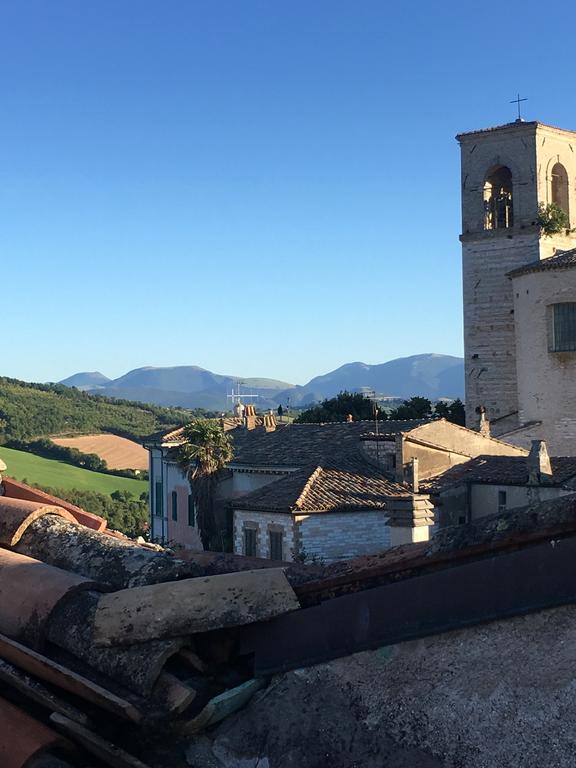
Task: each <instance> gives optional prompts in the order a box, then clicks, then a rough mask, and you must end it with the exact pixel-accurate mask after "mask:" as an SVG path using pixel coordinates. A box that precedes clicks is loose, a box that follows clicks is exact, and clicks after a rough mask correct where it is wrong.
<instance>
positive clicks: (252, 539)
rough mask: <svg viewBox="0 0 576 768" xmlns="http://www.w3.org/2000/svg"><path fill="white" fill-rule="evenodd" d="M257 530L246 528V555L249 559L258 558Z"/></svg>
mask: <svg viewBox="0 0 576 768" xmlns="http://www.w3.org/2000/svg"><path fill="white" fill-rule="evenodd" d="M256 533H257V531H256V528H244V554H245V555H246V556H247V557H256V555H257V545H256Z"/></svg>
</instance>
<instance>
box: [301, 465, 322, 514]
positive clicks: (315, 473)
mask: <svg viewBox="0 0 576 768" xmlns="http://www.w3.org/2000/svg"><path fill="white" fill-rule="evenodd" d="M322 472H323V469H322V467H321V466H320V465H318V466H317V467H316V469H315V470H314V471H313V472H312V474H311V475H310V477H309V478H308V480H306V482H305V483H304V487H303V488H302V490H301V491H300V495H299V496H298V498H297V499H296V501H295V502H294V508H295V509H300V507H301V506H302V504H304V501H305V500H306V496H307V495H308V493H309V492H310V489H311V488H312V486H313V485H314V483H315V482H316V480H317V479H318V478H319V477H320V475H321V474H322Z"/></svg>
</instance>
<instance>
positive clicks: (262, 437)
mask: <svg viewBox="0 0 576 768" xmlns="http://www.w3.org/2000/svg"><path fill="white" fill-rule="evenodd" d="M427 421H429V420H428V419H411V420H406V421H386V422H383V424H382V429H383V430H385V431H386V433H387V434H389V435H393V434H396V433H398V432H405V431H409V430H411V429H414V428H415V427H417V426H420V425H421V424H426V423H427ZM373 429H374V422H373V421H352V422H338V423H329V424H287V425H285V426H283V427H281V428H277V429H276V430H275V431H273V432H264V430H263V429H252V430H248V429H244V428H243V427H237V428H236V429H232V430H230V431H229V432H228V434H229V435H230V436H231V437H232V439H233V442H234V459H233V461H232V464H233V465H234V466H240V465H244V466H259V467H266V466H268V467H292V468H296V467H307V466H310V465H312V464H313V465H314V466H317V465H323V464H326V463H330V462H332V461H334V460H339V459H341V458H343V457H346V458H351V457H357V456H358V455H359V444H360V437H361V436H362V435H364V434H365V433H367V432H370V431H372V430H373ZM179 432H180V430H175V431H172V432H171V433H169V435H168V436H167V435H164V438H163V440H162V442H163V443H164V444H166V442H168V443H169V444H174V445H176V444H177V442H178V435H179ZM168 437H169V440H168V439H167V438H168Z"/></svg>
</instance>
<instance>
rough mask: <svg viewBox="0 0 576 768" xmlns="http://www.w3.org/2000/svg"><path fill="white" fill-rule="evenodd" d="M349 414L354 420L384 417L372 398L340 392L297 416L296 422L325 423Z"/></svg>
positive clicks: (382, 418) (344, 417) (344, 418)
mask: <svg viewBox="0 0 576 768" xmlns="http://www.w3.org/2000/svg"><path fill="white" fill-rule="evenodd" d="M348 415H351V416H352V418H353V419H354V421H370V420H372V419H374V418H375V417H376V415H377V416H378V419H379V420H380V421H383V420H385V419H386V414H385V413H384V411H381V410H380V409H379V408H378V406H377V405H376V404H375V403H374V401H373V400H370V399H368V398H367V397H364V395H362V394H361V393H352V392H346V391H344V392H340V393H339V394H338V395H336V397H332V398H330V399H329V400H324V401H323V402H322V403H320V405H317V406H314V407H313V408H309V409H308V410H306V411H302V413H301V414H300V415H299V416H298V418H297V419H295V421H296V422H297V423H298V424H325V423H327V422H333V421H346V417H347V416H348Z"/></svg>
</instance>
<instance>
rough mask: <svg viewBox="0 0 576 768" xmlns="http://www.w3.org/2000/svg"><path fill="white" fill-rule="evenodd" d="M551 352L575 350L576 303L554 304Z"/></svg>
mask: <svg viewBox="0 0 576 768" xmlns="http://www.w3.org/2000/svg"><path fill="white" fill-rule="evenodd" d="M553 309H554V313H553V334H552V336H553V347H552V351H553V352H576V303H564V304H554V307H553Z"/></svg>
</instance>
